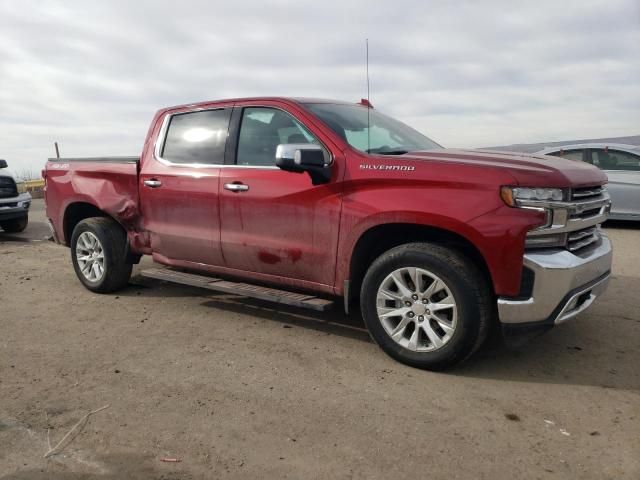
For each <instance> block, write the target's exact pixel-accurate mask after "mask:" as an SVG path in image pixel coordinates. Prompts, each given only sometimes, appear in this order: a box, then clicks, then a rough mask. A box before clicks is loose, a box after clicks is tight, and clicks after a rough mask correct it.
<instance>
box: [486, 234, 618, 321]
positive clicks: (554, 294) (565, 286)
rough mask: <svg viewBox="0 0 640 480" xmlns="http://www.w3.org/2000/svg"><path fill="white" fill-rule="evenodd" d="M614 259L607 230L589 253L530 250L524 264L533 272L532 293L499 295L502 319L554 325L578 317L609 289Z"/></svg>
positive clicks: (499, 312)
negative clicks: (504, 296) (526, 294)
mask: <svg viewBox="0 0 640 480" xmlns="http://www.w3.org/2000/svg"><path fill="white" fill-rule="evenodd" d="M611 261H612V249H611V242H610V241H609V239H608V238H607V237H606V235H604V234H602V237H601V239H600V241H599V243H598V244H597V245H596V246H595V247H593V248H590V249H589V250H588V252H587V253H578V254H574V253H572V252H569V251H568V250H551V251H539V252H535V253H526V254H525V256H524V266H525V267H527V268H529V269H530V270H531V271H532V272H533V287H532V289H531V295H530V296H528V298H517V299H513V298H499V299H498V315H499V318H500V322H501V323H502V324H503V326H505V325H506V326H510V327H525V326H532V325H546V326H552V325H556V324H558V323H562V322H564V321H566V320H569V319H570V318H573V317H575V316H576V315H578V314H579V313H582V312H584V311H585V310H586V309H587V308H589V307H590V306H591V304H592V303H593V302H594V300H595V299H596V298H597V297H598V296H600V295H601V294H602V293H603V292H604V291H605V290H606V288H607V285H608V283H609V277H610V275H611Z"/></svg>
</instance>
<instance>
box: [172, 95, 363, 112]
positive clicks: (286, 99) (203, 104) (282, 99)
mask: <svg viewBox="0 0 640 480" xmlns="http://www.w3.org/2000/svg"><path fill="white" fill-rule="evenodd" d="M247 101H256V102H264V101H279V102H288V103H297V104H305V103H335V104H342V105H358V104H359V103H358V102H347V101H344V100H332V99H327V98H313V97H238V98H224V99H218V100H209V101H203V102H195V103H184V104H181V105H173V106H170V107H164V108H162V109H160V112H163V111H168V110H175V109H179V108H186V107H192V108H198V107H210V106H211V105H216V104H219V103H233V102H247Z"/></svg>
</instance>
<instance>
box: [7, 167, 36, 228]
mask: <svg viewBox="0 0 640 480" xmlns="http://www.w3.org/2000/svg"><path fill="white" fill-rule="evenodd" d="M5 168H7V161H6V160H0V229H1V231H4V232H6V233H19V232H22V231H24V229H25V228H27V225H28V224H29V207H30V206H31V194H30V193H28V192H22V193H21V192H19V191H18V186H17V185H16V181H15V180H14V179H13V176H11V175H9V174H8V173H3V172H2V169H5Z"/></svg>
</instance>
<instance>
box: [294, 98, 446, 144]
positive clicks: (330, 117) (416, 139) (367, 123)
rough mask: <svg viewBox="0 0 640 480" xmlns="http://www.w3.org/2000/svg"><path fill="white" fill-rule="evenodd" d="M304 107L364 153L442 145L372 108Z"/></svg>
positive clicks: (330, 104) (341, 106) (348, 106)
mask: <svg viewBox="0 0 640 480" xmlns="http://www.w3.org/2000/svg"><path fill="white" fill-rule="evenodd" d="M305 106H306V107H307V108H308V109H309V110H310V111H311V112H312V113H313V114H315V115H316V116H317V117H318V118H320V120H322V121H323V122H324V123H325V124H326V125H327V126H328V127H329V128H330V129H331V130H333V131H334V132H335V133H336V134H338V136H340V137H341V138H342V139H343V140H345V141H346V142H347V143H348V144H349V145H351V146H352V147H353V148H355V149H356V150H360V151H361V152H366V153H377V154H382V155H402V154H404V153H408V152H413V151H418V150H433V149H441V148H442V147H441V146H440V145H438V144H437V143H436V142H434V141H433V140H431V139H429V138H427V137H425V136H424V135H422V134H421V133H420V132H418V131H416V130H414V129H413V128H411V127H409V126H407V125H405V124H404V123H402V122H399V121H398V120H395V119H393V118H391V117H388V116H386V115H383V114H381V113H379V112H377V111H376V110H374V109H372V108H367V107H364V106H361V105H350V104H333V103H308V104H306V105H305Z"/></svg>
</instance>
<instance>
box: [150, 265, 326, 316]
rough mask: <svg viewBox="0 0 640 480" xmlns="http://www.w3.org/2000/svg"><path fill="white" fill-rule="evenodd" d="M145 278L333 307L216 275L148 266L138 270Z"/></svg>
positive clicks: (322, 308) (288, 302)
mask: <svg viewBox="0 0 640 480" xmlns="http://www.w3.org/2000/svg"><path fill="white" fill-rule="evenodd" d="M140 275H142V276H143V277H146V278H154V279H156V280H164V281H165V282H172V283H179V284H181V285H190V286H192V287H198V288H206V289H207V290H214V291H216V292H224V293H231V294H233V295H241V296H243V297H252V298H258V299H260V300H266V301H268V302H276V303H283V304H285V305H292V306H294V307H302V308H308V309H311V310H317V311H319V312H324V311H326V310H329V309H330V308H331V307H333V302H332V301H331V300H327V299H324V298H318V297H315V296H313V295H307V294H304V293H294V292H289V291H286V290H278V289H276V288H269V287H261V286H258V285H251V284H249V283H240V282H232V281H229V280H222V279H220V278H216V277H209V276H206V275H199V274H197V273H186V272H180V271H178V270H171V269H169V268H150V269H147V270H143V271H142V272H140Z"/></svg>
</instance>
